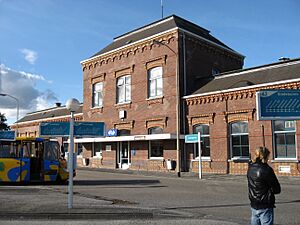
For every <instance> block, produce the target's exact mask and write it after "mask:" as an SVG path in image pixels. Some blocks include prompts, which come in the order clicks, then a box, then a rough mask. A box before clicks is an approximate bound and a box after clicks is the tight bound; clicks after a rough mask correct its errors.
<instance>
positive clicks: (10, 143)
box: [0, 137, 69, 183]
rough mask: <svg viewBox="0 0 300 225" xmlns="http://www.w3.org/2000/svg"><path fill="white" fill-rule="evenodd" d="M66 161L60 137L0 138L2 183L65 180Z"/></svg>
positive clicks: (0, 177)
mask: <svg viewBox="0 0 300 225" xmlns="http://www.w3.org/2000/svg"><path fill="white" fill-rule="evenodd" d="M68 175H69V174H68V171H67V163H66V160H65V159H64V157H62V152H61V148H60V145H59V143H58V141H57V140H51V139H46V138H28V137H26V138H23V137H17V138H16V139H15V140H1V139H0V183H1V182H44V181H45V182H46V181H50V182H51V181H54V182H56V181H57V182H58V181H66V180H67V179H68V177H69V176H68Z"/></svg>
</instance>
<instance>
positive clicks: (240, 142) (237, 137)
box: [230, 121, 249, 158]
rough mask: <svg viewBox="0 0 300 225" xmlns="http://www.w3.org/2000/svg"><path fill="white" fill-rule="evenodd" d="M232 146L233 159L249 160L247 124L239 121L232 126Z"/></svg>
mask: <svg viewBox="0 0 300 225" xmlns="http://www.w3.org/2000/svg"><path fill="white" fill-rule="evenodd" d="M230 145H231V157H232V158H249V134H248V123H247V122H244V121H239V122H234V123H231V124H230Z"/></svg>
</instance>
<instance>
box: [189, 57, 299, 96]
mask: <svg viewBox="0 0 300 225" xmlns="http://www.w3.org/2000/svg"><path fill="white" fill-rule="evenodd" d="M293 79H299V80H300V58H298V59H293V60H286V61H283V62H277V63H272V64H267V65H263V66H259V67H253V68H248V69H242V70H236V71H231V72H226V73H222V74H219V75H216V76H215V77H214V78H213V79H212V80H210V81H208V82H207V83H206V84H205V85H203V86H202V87H201V88H199V89H198V90H197V91H195V92H194V93H193V94H192V95H190V96H186V97H185V98H188V97H192V96H195V95H205V94H209V93H211V92H217V91H224V90H229V89H235V88H243V87H249V88H250V87H251V86H252V85H262V84H267V83H274V82H275V83H276V82H284V81H287V80H293Z"/></svg>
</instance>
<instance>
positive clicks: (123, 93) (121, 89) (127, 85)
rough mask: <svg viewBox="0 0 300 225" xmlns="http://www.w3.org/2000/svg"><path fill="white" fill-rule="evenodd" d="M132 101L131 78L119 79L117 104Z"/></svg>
mask: <svg viewBox="0 0 300 225" xmlns="http://www.w3.org/2000/svg"><path fill="white" fill-rule="evenodd" d="M130 101H131V76H130V75H126V76H122V77H119V78H118V80H117V103H126V102H130Z"/></svg>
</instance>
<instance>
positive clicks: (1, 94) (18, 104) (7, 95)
mask: <svg viewBox="0 0 300 225" xmlns="http://www.w3.org/2000/svg"><path fill="white" fill-rule="evenodd" d="M0 96H3V97H10V98H12V99H14V100H15V101H16V102H17V121H16V126H17V129H16V137H18V121H19V109H20V103H19V99H17V98H16V97H14V96H12V95H9V94H3V93H0Z"/></svg>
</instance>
